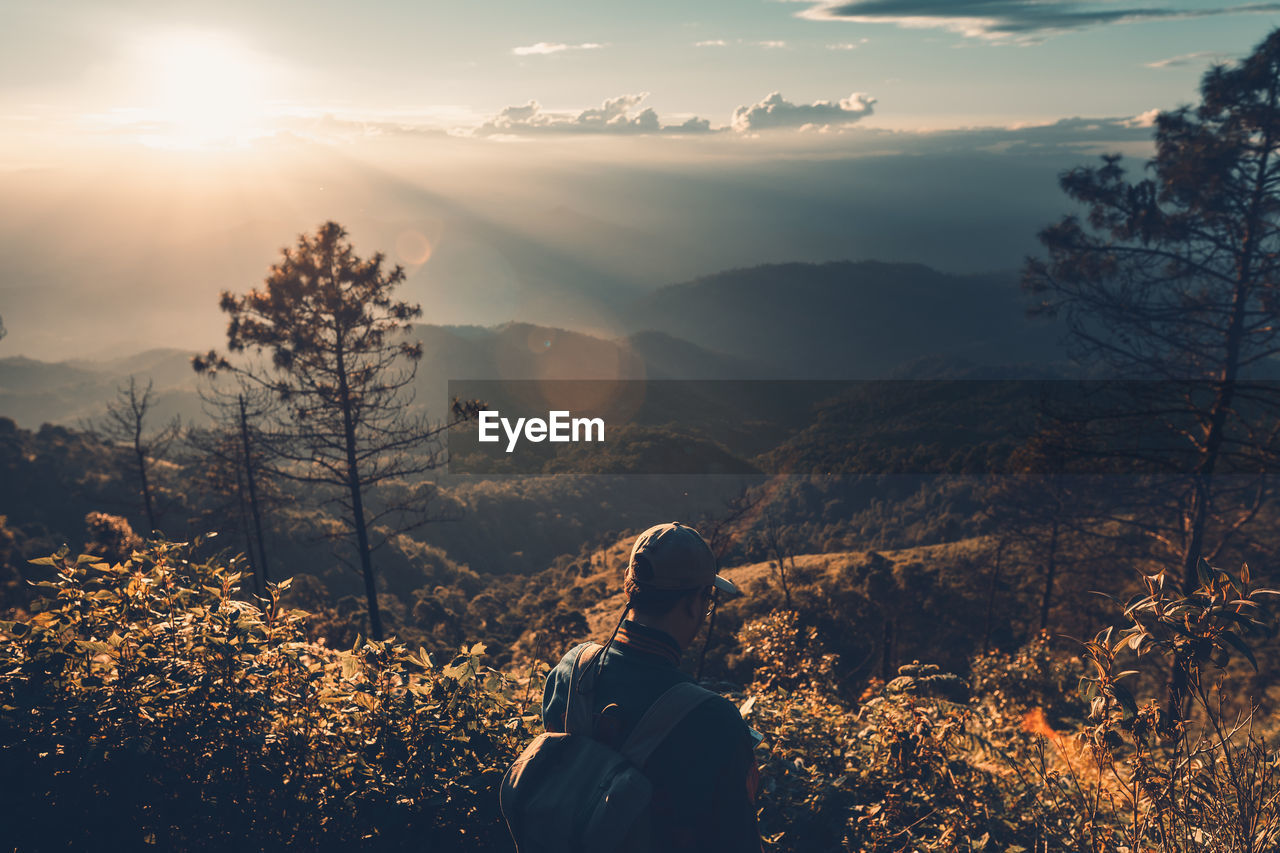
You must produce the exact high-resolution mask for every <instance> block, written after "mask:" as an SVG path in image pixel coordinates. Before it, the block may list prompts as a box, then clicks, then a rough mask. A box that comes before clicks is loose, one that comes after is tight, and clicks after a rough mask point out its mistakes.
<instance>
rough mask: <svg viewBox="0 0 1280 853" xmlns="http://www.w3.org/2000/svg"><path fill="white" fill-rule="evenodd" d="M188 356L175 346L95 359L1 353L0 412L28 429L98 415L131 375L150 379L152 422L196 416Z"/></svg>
mask: <svg viewBox="0 0 1280 853" xmlns="http://www.w3.org/2000/svg"><path fill="white" fill-rule="evenodd" d="M191 355H192V353H190V352H187V351H185V350H179V349H154V350H147V351H146V352H142V353H138V354H136V355H132V356H127V357H125V358H117V359H110V360H106V361H100V362H90V361H64V362H58V363H54V364H49V363H46V362H42V361H35V360H34V359H29V358H23V357H22V356H16V357H13V358H0V416H5V417H9V418H12V419H13V420H14V421H15V422H16V423H17V424H18V425H19V426H21V427H25V428H27V429H35V428H37V427H39V426H40V425H41V424H45V423H55V424H77V423H79V422H80V421H83V420H88V419H93V418H97V417H100V416H101V415H102V414H103V412H104V411H105V410H106V406H107V403H108V402H110V401H111V400H113V399H114V398H115V396H116V389H117V388H120V387H122V386H126V385H128V383H129V377H130V376H131V375H132V376H136V377H137V379H138V381H139V382H141V383H142V384H143V385H145V384H146V382H147V381H148V380H151V381H153V382H154V389H153V395H154V400H155V409H154V416H155V421H154V423H156V424H160V423H162V422H163V421H164V420H167V419H168V418H171V417H174V416H175V415H177V416H181V417H183V418H186V419H193V418H199V417H201V416H202V415H201V412H200V398H199V396H198V395H197V393H196V375H195V373H194V372H192V370H191Z"/></svg>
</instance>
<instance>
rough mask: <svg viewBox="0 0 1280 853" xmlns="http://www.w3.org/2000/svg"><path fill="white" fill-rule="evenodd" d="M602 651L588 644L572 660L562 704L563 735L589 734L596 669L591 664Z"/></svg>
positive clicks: (600, 648)
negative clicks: (567, 692) (567, 690)
mask: <svg viewBox="0 0 1280 853" xmlns="http://www.w3.org/2000/svg"><path fill="white" fill-rule="evenodd" d="M603 650H604V646H602V645H600V644H599V643H590V644H588V645H587V646H586V647H584V648H583V649H582V651H580V652H578V656H577V657H576V658H574V661H573V672H572V673H570V675H569V695H568V696H567V697H566V698H565V703H564V731H565V734H585V735H590V734H591V723H592V720H591V694H593V693H594V692H595V688H596V667H594V666H592V665H591V664H592V663H594V662H595V659H596V657H597V656H598V655H599V654H600V652H601V651H603Z"/></svg>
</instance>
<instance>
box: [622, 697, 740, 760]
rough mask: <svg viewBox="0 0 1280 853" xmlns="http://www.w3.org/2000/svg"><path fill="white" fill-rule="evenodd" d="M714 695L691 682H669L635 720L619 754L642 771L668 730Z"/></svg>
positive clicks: (668, 732)
mask: <svg viewBox="0 0 1280 853" xmlns="http://www.w3.org/2000/svg"><path fill="white" fill-rule="evenodd" d="M717 695H718V694H716V693H712V692H711V691H710V690H707V689H706V688H705V687H699V686H698V685H696V684H694V683H693V682H691V681H681V682H680V683H678V684H674V685H672V686H671V687H669V688H668V689H667V692H665V693H663V694H662V695H661V696H659V697H658V698H657V700H655V701H654V703H653V704H652V705H650V706H649V710H648V711H645V713H644V716H643V717H641V718H640V722H638V723H636V727H635V728H634V729H632V731H631V735H630V736H629V737H628V738H627V741H626V743H624V744H623V745H622V749H621V752H622V754H623V755H625V756H626V757H627V758H628V759H629V760H630V761H631V763H632V764H634V765H635V766H637V767H639V768H641V769H642V770H643V769H644V765H645V762H647V761H648V760H649V756H650V755H652V754H653V751H654V750H655V749H657V748H658V744H660V743H662V742H663V741H664V740H666V738H667V735H669V734H670V733H671V730H672V729H674V728H675V727H676V726H677V725H678V724H679V723H680V721H681V720H683V719H684V718H685V717H686V716H688V715H689V712H690V711H692V710H693V709H694V708H696V707H698V706H699V705H701V704H702V703H703V702H705V701H707V700H708V699H710V698H712V697H713V696H717Z"/></svg>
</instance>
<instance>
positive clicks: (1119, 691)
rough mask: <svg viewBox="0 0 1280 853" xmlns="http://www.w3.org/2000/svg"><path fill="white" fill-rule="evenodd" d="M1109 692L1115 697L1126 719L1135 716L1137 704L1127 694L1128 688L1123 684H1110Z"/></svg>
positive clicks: (1131, 696) (1130, 695) (1131, 695)
mask: <svg viewBox="0 0 1280 853" xmlns="http://www.w3.org/2000/svg"><path fill="white" fill-rule="evenodd" d="M1111 692H1112V693H1113V694H1114V695H1115V697H1116V701H1117V702H1119V703H1120V705H1121V707H1123V708H1124V715H1125V718H1126V719H1129V718H1132V717H1135V716H1137V714H1138V703H1137V702H1136V701H1135V700H1134V698H1133V694H1132V693H1130V692H1129V688H1128V687H1125V686H1124V685H1123V684H1112V685H1111Z"/></svg>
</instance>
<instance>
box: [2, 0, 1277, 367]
mask: <svg viewBox="0 0 1280 853" xmlns="http://www.w3.org/2000/svg"><path fill="white" fill-rule="evenodd" d="M0 17H2V19H3V21H4V26H3V27H0V193H2V196H0V197H4V198H6V199H8V202H9V203H8V204H5V205H0V261H3V263H2V264H0V267H2V269H3V271H2V272H0V318H3V320H4V323H5V326H6V328H7V329H8V332H9V334H8V336H7V337H6V338H5V339H3V340H2V341H0V357H4V356H9V355H17V354H22V355H30V356H32V357H38V358H44V359H56V358H59V357H92V356H93V355H94V354H95V353H98V352H100V351H106V350H113V349H119V348H120V347H127V346H136V347H137V348H143V347H145V346H151V345H155V346H182V345H189V344H190V343H192V342H193V341H198V342H201V343H203V342H204V341H208V343H209V344H210V345H212V344H216V343H217V337H218V334H219V329H220V326H221V322H222V321H221V319H220V318H219V317H218V315H217V312H216V310H215V309H216V298H217V293H218V292H219V291H220V290H221V289H233V290H244V289H247V288H248V287H250V286H252V285H253V284H254V283H255V281H260V280H261V277H262V275H263V273H264V272H265V270H266V268H267V266H268V265H269V264H270V262H271V260H272V259H273V257H274V256H275V254H276V253H277V252H278V250H279V249H280V248H281V247H282V246H283V245H286V244H288V243H290V242H292V240H293V238H294V236H295V235H297V234H298V233H300V232H302V231H305V230H309V229H313V228H314V227H316V226H317V225H318V224H319V223H320V222H322V221H325V220H326V219H337V220H338V221H340V222H342V223H343V224H345V225H347V226H348V228H349V230H350V231H351V233H352V236H353V239H354V240H355V242H356V243H357V248H367V249H368V250H369V251H373V250H375V249H377V250H381V251H384V252H386V253H387V254H388V256H389V257H390V258H391V259H393V260H395V261H397V262H400V263H403V264H405V265H406V266H407V268H408V270H409V272H410V278H409V281H408V283H407V286H408V287H409V288H410V290H411V291H412V292H413V293H414V294H416V295H417V296H418V297H419V298H422V299H424V300H430V305H429V307H430V308H431V309H433V310H428V312H427V316H428V318H429V319H433V320H435V321H438V322H451V323H466V322H471V323H486V324H487V323H495V322H501V321H503V320H506V319H529V320H533V321H536V322H547V323H555V322H557V321H560V322H562V324H564V325H577V326H580V327H584V328H589V329H598V330H601V331H608V329H609V328H611V327H612V326H613V325H616V323H614V321H615V320H616V315H617V312H618V311H622V310H625V305H626V302H627V299H629V298H632V297H633V296H634V295H635V294H636V293H639V292H642V291H644V290H645V289H647V288H653V287H657V286H660V285H663V284H668V283H672V282H676V281H681V280H685V279H688V278H692V277H695V276H698V275H704V274H710V273H713V272H716V271H718V270H720V269H724V268H730V267H735V266H748V265H751V264H756V263H766V262H783V261H793V260H801V261H823V260H841V259H845V258H852V259H859V258H868V257H870V258H877V259H882V260H902V261H918V262H921V263H927V264H931V265H934V266H937V267H939V268H943V269H948V270H952V271H961V272H965V271H969V272H977V271H984V270H993V269H1005V268H1013V267H1016V266H1017V265H1018V263H1020V260H1021V258H1022V257H1023V256H1024V255H1025V254H1027V253H1028V252H1033V251H1034V250H1035V246H1036V244H1035V231H1036V229H1037V228H1038V227H1042V226H1043V225H1046V224H1048V223H1049V221H1051V219H1052V218H1053V217H1054V216H1055V215H1057V214H1058V213H1060V212H1062V210H1063V207H1064V203H1063V200H1062V197H1061V194H1060V193H1059V191H1058V190H1057V188H1056V175H1057V174H1058V173H1059V172H1060V171H1062V170H1063V169H1065V168H1069V167H1070V166H1071V165H1073V164H1076V163H1080V162H1084V161H1085V160H1087V159H1088V158H1090V157H1093V156H1095V155H1096V154H1098V153H1100V152H1102V151H1106V150H1117V151H1122V152H1125V153H1127V154H1130V155H1133V156H1134V157H1135V158H1137V159H1136V161H1135V165H1136V164H1137V163H1140V161H1141V158H1142V157H1144V156H1146V154H1148V153H1149V151H1150V136H1151V119H1152V116H1153V115H1154V111H1156V110H1160V109H1170V108H1175V107H1177V106H1179V105H1182V104H1187V103H1192V102H1194V100H1195V98H1196V92H1197V84H1198V81H1199V79H1200V76H1201V75H1202V74H1203V73H1204V71H1205V69H1206V68H1207V67H1208V66H1209V65H1210V64H1211V63H1214V62H1222V61H1230V60H1231V59H1233V58H1238V57H1240V56H1243V55H1245V54H1247V53H1248V51H1249V50H1250V49H1251V48H1252V47H1253V46H1254V45H1255V44H1256V43H1257V42H1259V41H1260V40H1261V39H1262V38H1263V37H1264V36H1265V35H1266V33H1267V32H1268V31H1269V30H1270V29H1271V28H1272V27H1274V26H1276V25H1277V24H1278V23H1280V3H1266V2H1238V3H1237V2H1231V0H1221V1H1220V2H1209V0H1087V1H1086V0H1081V2H1056V0H848V2H839V0H833V2H814V0H732V2H730V0H701V2H697V3H688V2H681V3H676V2H667V0H651V2H649V3H646V4H643V5H636V4H630V3H628V4H622V3H618V2H613V0H598V2H593V3H581V2H578V3H569V2H558V1H557V2H529V0H524V2H503V0H493V1H492V2H489V3H485V4H477V3H472V4H456V3H448V4H446V3H441V2H421V0H419V2H411V0H366V2H362V3H360V4H355V3H351V2H336V0H310V2H306V3H301V2H274V3H262V2H242V1H241V0H222V2H216V3H215V2H202V1H201V2H197V0H186V1H185V2H184V0H167V2H144V0H132V1H131V0H60V2H58V3H47V2H31V0H6V2H5V4H4V11H3V12H0Z"/></svg>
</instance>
